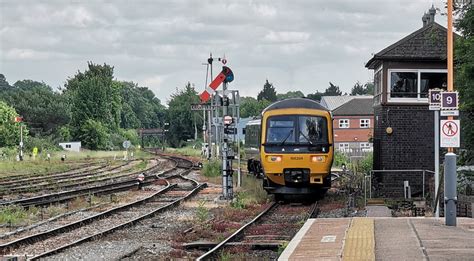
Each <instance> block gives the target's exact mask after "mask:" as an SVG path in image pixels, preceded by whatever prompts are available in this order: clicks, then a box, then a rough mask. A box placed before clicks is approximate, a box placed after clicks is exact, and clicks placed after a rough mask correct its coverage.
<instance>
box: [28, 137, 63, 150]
mask: <svg viewBox="0 0 474 261" xmlns="http://www.w3.org/2000/svg"><path fill="white" fill-rule="evenodd" d="M35 147H36V148H38V152H39V153H41V152H43V151H59V150H61V147H59V145H58V143H57V142H55V141H54V140H53V139H52V137H51V136H48V137H30V138H29V139H28V142H27V143H25V148H26V150H27V151H28V152H26V153H31V151H32V150H33V148H35Z"/></svg>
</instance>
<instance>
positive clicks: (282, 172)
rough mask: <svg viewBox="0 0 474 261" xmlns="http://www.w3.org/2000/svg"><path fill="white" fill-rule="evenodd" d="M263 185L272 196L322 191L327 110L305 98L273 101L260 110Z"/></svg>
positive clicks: (327, 168) (328, 150)
mask: <svg viewBox="0 0 474 261" xmlns="http://www.w3.org/2000/svg"><path fill="white" fill-rule="evenodd" d="M260 141H261V142H260V148H259V151H260V157H259V158H260V159H259V160H260V162H261V166H262V168H263V172H264V188H265V190H267V192H268V193H272V194H276V195H301V194H324V193H325V192H326V191H327V190H328V189H329V188H330V187H331V177H330V172H331V166H332V162H333V156H334V150H333V130H332V118H331V114H330V112H329V111H328V110H327V109H326V108H324V107H323V106H321V105H320V104H319V103H317V102H315V101H312V100H309V99H286V100H283V101H279V102H275V103H273V104H271V105H270V106H268V107H267V108H266V109H265V110H264V111H263V112H262V119H261V136H260Z"/></svg>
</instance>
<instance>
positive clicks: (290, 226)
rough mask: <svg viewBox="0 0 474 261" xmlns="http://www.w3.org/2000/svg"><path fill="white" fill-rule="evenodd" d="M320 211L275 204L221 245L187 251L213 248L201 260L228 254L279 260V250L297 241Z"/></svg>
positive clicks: (194, 245) (298, 206) (314, 207)
mask: <svg viewBox="0 0 474 261" xmlns="http://www.w3.org/2000/svg"><path fill="white" fill-rule="evenodd" d="M318 211H319V210H318V205H317V202H315V203H313V204H312V205H291V204H290V205H281V204H279V203H276V202H274V203H273V204H271V205H269V206H268V207H267V208H266V209H264V210H263V211H262V212H261V213H260V214H259V215H257V216H256V217H255V218H254V219H252V220H251V221H250V222H248V223H246V224H245V225H243V226H242V227H240V228H239V229H238V230H237V231H235V232H234V233H233V234H232V235H230V236H228V237H227V238H226V239H224V240H223V241H221V242H220V243H218V244H212V243H210V244H209V243H204V244H202V243H197V244H187V245H186V247H188V248H189V247H191V248H195V247H198V248H202V247H204V248H205V247H209V248H210V247H212V249H211V250H209V251H208V252H206V253H205V254H203V255H201V256H200V257H199V258H198V259H197V260H218V259H219V258H220V257H222V256H225V255H227V254H236V255H237V256H236V258H237V259H239V260H253V259H276V258H278V250H279V249H280V248H281V247H282V246H284V245H285V244H286V243H287V242H289V241H290V240H291V239H292V238H293V236H294V235H295V234H296V233H297V232H298V230H299V229H300V228H301V226H302V225H303V224H304V222H306V220H307V219H308V218H311V217H313V218H314V217H316V216H317V213H318ZM268 252H270V253H268Z"/></svg>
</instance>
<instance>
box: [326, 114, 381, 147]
mask: <svg viewBox="0 0 474 261" xmlns="http://www.w3.org/2000/svg"><path fill="white" fill-rule="evenodd" d="M340 119H348V120H349V128H339V120H340ZM361 119H370V125H369V128H361V127H360V120H361ZM373 127H374V117H373V116H372V115H367V116H334V120H333V128H334V142H336V143H341V142H368V140H369V137H372V135H373V134H372V132H373Z"/></svg>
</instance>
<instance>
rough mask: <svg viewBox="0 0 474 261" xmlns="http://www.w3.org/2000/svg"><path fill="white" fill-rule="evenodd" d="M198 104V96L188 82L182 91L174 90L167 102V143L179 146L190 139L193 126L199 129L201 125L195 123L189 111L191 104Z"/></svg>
mask: <svg viewBox="0 0 474 261" xmlns="http://www.w3.org/2000/svg"><path fill="white" fill-rule="evenodd" d="M193 103H199V96H198V94H197V92H196V90H194V87H192V86H191V84H190V83H189V82H188V83H187V84H186V86H185V87H184V89H182V90H178V89H176V93H173V94H172V95H171V100H170V101H169V102H168V121H169V124H170V126H169V131H168V141H169V142H170V144H171V145H172V146H174V147H179V146H181V144H182V142H183V141H185V140H187V139H191V138H193V136H194V133H195V126H194V124H195V123H196V124H199V125H201V126H197V128H199V129H201V127H202V123H198V122H196V120H197V119H196V118H195V117H194V113H193V112H192V111H191V109H190V108H191V104H193Z"/></svg>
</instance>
